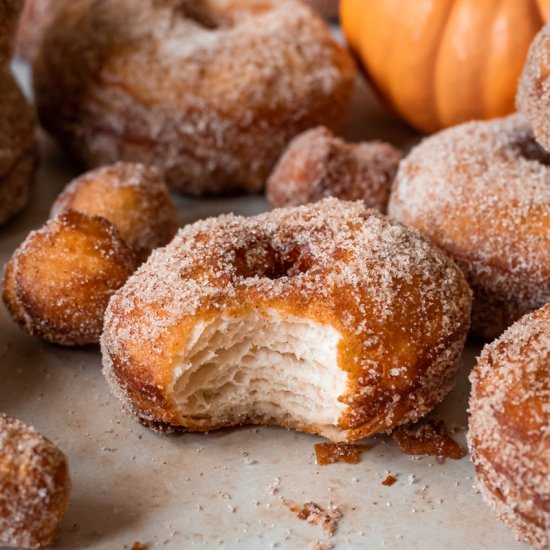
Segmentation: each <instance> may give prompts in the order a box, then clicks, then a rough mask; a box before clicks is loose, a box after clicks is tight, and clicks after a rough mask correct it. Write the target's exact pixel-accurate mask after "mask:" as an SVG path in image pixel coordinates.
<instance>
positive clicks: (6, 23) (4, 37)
mask: <svg viewBox="0 0 550 550" xmlns="http://www.w3.org/2000/svg"><path fill="white" fill-rule="evenodd" d="M22 7H23V0H0V72H2V71H4V69H5V68H6V66H7V65H8V64H9V61H10V58H11V54H12V51H13V43H14V41H15V33H16V29H17V23H18V19H19V14H20V13H21V9H22Z"/></svg>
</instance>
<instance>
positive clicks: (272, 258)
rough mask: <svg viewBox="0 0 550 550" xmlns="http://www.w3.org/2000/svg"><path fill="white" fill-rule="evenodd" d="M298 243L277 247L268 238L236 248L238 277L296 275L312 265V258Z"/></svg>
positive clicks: (235, 262)
mask: <svg viewBox="0 0 550 550" xmlns="http://www.w3.org/2000/svg"><path fill="white" fill-rule="evenodd" d="M304 252H305V251H304V250H303V249H302V248H301V247H299V246H298V245H296V244H292V243H291V244H288V245H286V246H284V247H281V248H276V247H274V246H273V244H272V243H270V242H269V241H267V240H263V239H262V240H257V241H255V242H254V243H253V244H251V245H249V246H243V247H239V248H237V249H236V250H235V260H234V265H235V269H236V273H237V276H238V277H242V278H245V279H248V278H254V277H260V278H267V279H272V280H276V279H280V278H282V277H296V276H297V275H299V274H301V273H306V272H307V271H308V270H309V268H310V267H311V259H309V258H308V256H307V254H305V253H304Z"/></svg>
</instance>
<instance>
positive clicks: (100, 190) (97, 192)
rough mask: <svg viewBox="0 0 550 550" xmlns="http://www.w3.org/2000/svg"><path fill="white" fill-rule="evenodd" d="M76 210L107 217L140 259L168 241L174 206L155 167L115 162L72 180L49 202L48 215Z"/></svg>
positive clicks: (174, 226)
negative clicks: (50, 206)
mask: <svg viewBox="0 0 550 550" xmlns="http://www.w3.org/2000/svg"><path fill="white" fill-rule="evenodd" d="M66 210H78V211H79V212H82V213H84V214H89V215H92V216H102V217H103V218H105V219H107V220H109V221H110V222H111V223H112V224H113V225H114V226H115V227H116V228H117V229H118V232H119V233H120V236H121V237H122V239H123V240H124V242H125V243H126V244H127V245H128V246H129V247H130V248H131V249H132V250H133V251H134V252H135V254H136V256H137V257H138V259H139V260H140V261H144V260H146V259H147V257H148V256H149V254H150V253H151V252H152V251H153V250H154V249H155V248H157V247H159V246H163V245H165V244H167V243H168V242H170V240H171V239H172V237H173V236H174V235H175V233H176V231H177V227H178V225H177V221H176V209H175V207H174V205H173V204H172V202H171V200H170V196H169V194H168V189H167V187H166V183H165V182H164V180H163V178H162V176H161V174H160V172H159V170H158V169H156V168H153V167H151V166H145V165H143V164H131V163H124V162H118V163H116V164H113V165H111V166H105V167H102V168H97V169H96V170H92V171H90V172H87V173H85V174H83V175H82V176H80V177H78V178H76V179H75V180H73V181H72V182H71V183H70V184H69V185H68V186H67V187H66V188H65V190H64V191H63V192H62V193H61V194H60V195H59V197H58V198H57V200H56V201H55V203H54V204H53V206H52V210H51V215H50V217H55V216H57V215H58V214H60V213H61V212H65V211H66Z"/></svg>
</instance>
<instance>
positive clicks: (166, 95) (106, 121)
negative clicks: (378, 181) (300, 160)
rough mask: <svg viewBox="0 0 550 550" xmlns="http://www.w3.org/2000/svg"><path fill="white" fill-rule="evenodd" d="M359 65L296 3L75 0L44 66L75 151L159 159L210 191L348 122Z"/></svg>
mask: <svg viewBox="0 0 550 550" xmlns="http://www.w3.org/2000/svg"><path fill="white" fill-rule="evenodd" d="M355 73H356V69H355V65H354V63H353V60H352V58H351V56H350V55H349V53H348V52H347V51H346V50H345V49H344V48H342V47H341V46H340V45H339V44H338V43H337V42H336V40H335V39H334V38H333V37H332V35H331V33H330V30H329V28H328V27H327V25H326V23H325V22H324V21H323V20H322V19H321V18H320V17H319V16H317V15H316V14H315V13H313V11H312V10H311V9H310V8H309V7H308V6H306V5H304V4H303V3H302V2H301V1H297V0H252V1H248V2H242V1H239V0H230V1H225V0H224V1H221V0H206V1H203V2H189V1H188V2H182V1H178V2H157V1H154V0H142V1H140V2H135V1H134V0H122V1H120V0H105V1H102V2H89V1H87V0H84V1H83V0H75V1H71V2H64V5H63V6H62V7H61V8H60V9H59V10H56V15H55V18H54V21H53V22H52V23H51V24H50V25H49V26H48V30H47V31H46V33H45V36H44V41H43V48H41V50H40V52H39V54H38V55H37V56H36V58H35V62H34V68H33V76H34V87H35V98H36V104H37V108H38V112H39V115H40V119H41V121H42V123H43V125H44V127H45V128H46V129H47V130H48V131H49V132H51V133H52V134H53V135H54V136H55V137H56V138H57V139H58V140H59V141H60V143H61V144H62V145H64V146H65V147H66V148H67V150H68V151H70V152H71V153H72V154H73V155H74V156H75V157H76V158H78V159H80V160H81V161H83V162H84V163H85V164H86V165H87V166H89V167H95V166H98V165H103V164H109V163H112V162H115V161H117V160H126V161H138V162H144V163H146V164H153V165H157V166H158V167H159V168H160V169H161V170H162V172H163V175H164V176H165V177H166V180H167V182H168V184H169V185H170V186H171V187H172V188H173V189H176V190H179V191H182V192H185V193H191V194H198V195H200V194H212V193H228V192H235V191H248V192H257V191H259V190H261V189H262V188H263V186H264V183H265V180H266V179H267V177H268V176H269V173H270V172H271V170H272V169H273V166H274V165H275V163H276V162H277V159H278V158H279V157H280V155H281V153H282V152H283V150H284V148H285V147H286V145H287V144H288V142H289V141H290V140H291V139H292V138H293V137H294V136H296V135H297V134H299V133H300V132H302V131H304V130H306V129H307V128H311V127H313V126H317V125H319V124H325V125H328V126H330V127H331V128H332V129H334V130H338V129H339V128H340V126H341V125H342V124H343V121H344V118H345V114H346V112H347V110H348V106H349V103H350V97H351V92H352V88H353V82H354V78H355Z"/></svg>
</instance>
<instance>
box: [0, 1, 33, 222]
mask: <svg viewBox="0 0 550 550" xmlns="http://www.w3.org/2000/svg"><path fill="white" fill-rule="evenodd" d="M0 2H1V0H0ZM36 163H37V148H36V141H35V119H34V114H33V111H32V109H31V107H30V105H29V104H28V103H27V101H26V99H25V98H24V96H23V94H22V93H21V90H20V89H19V87H18V86H17V83H16V82H15V80H14V78H13V77H12V76H11V74H10V73H9V72H7V71H2V70H1V69H0V225H2V224H5V223H6V222H8V221H9V220H11V219H12V218H13V216H15V215H16V214H18V213H19V212H20V211H21V210H22V209H23V208H24V207H25V206H26V204H27V202H28V200H29V196H30V190H31V185H32V180H33V177H34V172H35V168H36Z"/></svg>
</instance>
